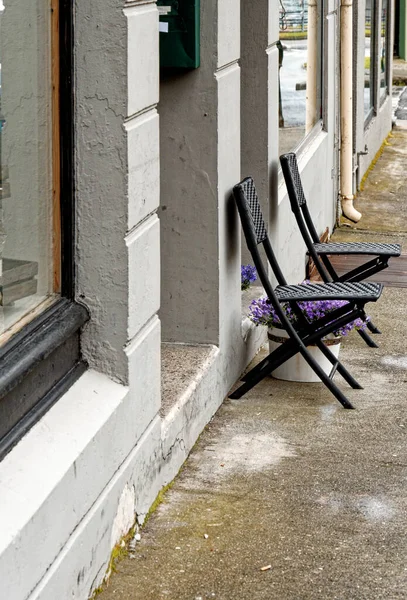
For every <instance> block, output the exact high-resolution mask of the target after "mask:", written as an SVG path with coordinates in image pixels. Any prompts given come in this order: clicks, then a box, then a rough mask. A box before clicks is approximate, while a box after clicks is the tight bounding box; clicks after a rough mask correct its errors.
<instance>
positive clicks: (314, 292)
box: [274, 281, 383, 302]
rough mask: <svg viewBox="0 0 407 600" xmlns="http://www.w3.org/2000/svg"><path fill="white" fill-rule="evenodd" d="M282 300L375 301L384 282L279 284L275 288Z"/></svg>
mask: <svg viewBox="0 0 407 600" xmlns="http://www.w3.org/2000/svg"><path fill="white" fill-rule="evenodd" d="M274 291H275V294H276V296H277V298H278V299H279V301H280V302H288V301H290V300H361V301H366V302H369V301H370V302H375V301H376V300H378V299H379V298H380V296H381V293H382V291H383V284H381V283H372V282H370V281H369V282H367V281H363V282H353V283H347V282H338V281H337V282H332V283H307V284H303V285H279V286H277V287H276V289H275V290H274Z"/></svg>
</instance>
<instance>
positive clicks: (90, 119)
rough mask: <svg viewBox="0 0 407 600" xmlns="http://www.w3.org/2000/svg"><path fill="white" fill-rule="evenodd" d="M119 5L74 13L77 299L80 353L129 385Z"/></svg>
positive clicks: (123, 29)
mask: <svg viewBox="0 0 407 600" xmlns="http://www.w3.org/2000/svg"><path fill="white" fill-rule="evenodd" d="M122 8H123V3H122V2H121V1H120V0H107V1H106V2H103V3H102V4H100V2H86V3H83V2H77V3H76V11H75V24H76V34H75V65H76V69H75V88H76V91H75V97H76V115H75V117H76V132H75V134H76V136H75V137H76V139H75V147H76V156H75V165H76V202H77V240H76V242H77V243H76V248H77V281H78V298H79V299H80V300H81V301H83V302H85V304H86V305H87V306H88V307H89V309H90V312H91V320H90V322H89V324H88V325H87V326H86V328H85V330H84V333H83V339H82V348H83V352H84V356H85V358H86V360H88V362H89V364H90V365H91V366H94V367H96V368H97V369H99V370H101V371H102V372H104V373H107V374H109V375H111V376H113V377H114V378H116V379H119V380H121V381H123V382H126V381H127V364H126V360H125V355H124V353H123V347H124V345H125V343H126V341H127V311H128V286H127V282H128V265H127V250H126V245H125V239H124V238H125V234H126V230H127V213H128V194H127V171H128V161H127V136H126V132H125V129H124V120H125V118H126V116H127V110H126V108H127V85H128V84H127V20H126V17H125V15H124V14H123V10H122Z"/></svg>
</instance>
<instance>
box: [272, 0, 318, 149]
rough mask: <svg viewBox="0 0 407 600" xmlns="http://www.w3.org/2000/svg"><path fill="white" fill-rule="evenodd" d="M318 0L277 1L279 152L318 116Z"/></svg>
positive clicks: (301, 135)
mask: <svg viewBox="0 0 407 600" xmlns="http://www.w3.org/2000/svg"><path fill="white" fill-rule="evenodd" d="M322 12H323V11H322V0H284V2H281V1H280V40H279V52H280V57H279V59H280V60H279V86H280V88H279V100H280V102H279V105H280V113H279V122H280V144H279V152H280V154H282V153H284V152H289V151H290V150H293V149H294V148H295V147H296V146H298V144H299V143H300V142H301V140H302V139H303V138H304V137H305V135H307V134H308V133H309V132H310V131H311V129H312V128H313V126H314V125H315V123H316V122H317V121H318V120H319V119H320V118H321V102H322V99H321V94H322V85H321V83H322V68H321V56H322Z"/></svg>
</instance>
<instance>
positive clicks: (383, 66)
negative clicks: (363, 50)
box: [379, 0, 389, 96]
mask: <svg viewBox="0 0 407 600" xmlns="http://www.w3.org/2000/svg"><path fill="white" fill-rule="evenodd" d="M388 6H389V5H388V0H382V12H381V18H380V44H379V60H380V88H382V89H381V95H382V96H383V95H384V94H385V93H386V92H387V56H386V50H387V31H388V26H387V18H388Z"/></svg>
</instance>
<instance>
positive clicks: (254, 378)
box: [229, 347, 353, 408]
mask: <svg viewBox="0 0 407 600" xmlns="http://www.w3.org/2000/svg"><path fill="white" fill-rule="evenodd" d="M298 351H299V352H301V354H302V356H303V357H304V359H305V360H306V361H307V363H308V364H309V366H310V367H311V369H313V371H314V372H315V373H316V374H317V375H318V377H319V378H320V379H321V381H322V382H323V383H324V384H325V386H326V387H327V388H328V390H329V391H330V392H331V393H332V394H333V395H334V396H335V398H336V399H337V400H338V401H339V402H340V403H341V404H342V406H343V407H344V408H353V406H352V404H351V403H350V402H349V400H348V399H347V397H346V396H345V394H343V392H341V390H340V389H339V388H338V387H337V386H336V385H335V383H334V382H333V381H332V380H331V379H330V378H329V377H328V375H327V374H326V373H325V371H324V370H323V369H322V368H321V367H320V366H319V364H318V363H317V362H316V361H315V359H314V358H313V357H312V356H311V355H310V353H309V352H308V350H307V349H306V348H305V347H303V348H300V349H299V350H298ZM290 354H291V353H290ZM294 354H296V352H295V351H294V352H293V353H292V355H294ZM333 358H334V360H335V361H336V359H335V357H333ZM283 362H285V361H283ZM275 369H276V361H275V360H273V361H270V363H269V364H267V359H264V360H263V361H262V369H261V370H260V371H257V372H255V373H254V374H253V372H252V371H253V370H252V371H251V372H250V379H249V380H248V381H245V382H244V383H243V385H241V386H240V387H238V388H237V390H235V391H234V392H232V394H230V395H229V398H231V399H233V400H238V399H239V398H241V397H242V396H243V395H244V394H246V393H247V392H248V391H250V390H251V389H252V388H254V386H255V385H256V384H257V383H259V382H260V381H261V380H262V379H264V378H265V377H267V375H269V374H270V373H271V372H272V371H274V370H275Z"/></svg>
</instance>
